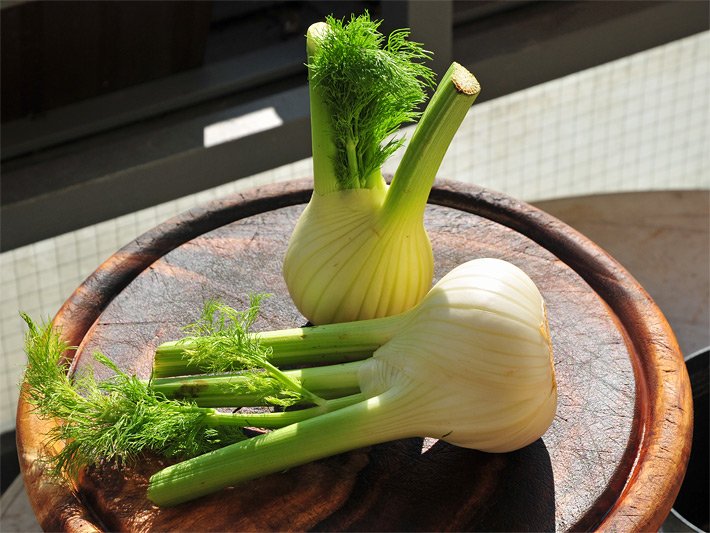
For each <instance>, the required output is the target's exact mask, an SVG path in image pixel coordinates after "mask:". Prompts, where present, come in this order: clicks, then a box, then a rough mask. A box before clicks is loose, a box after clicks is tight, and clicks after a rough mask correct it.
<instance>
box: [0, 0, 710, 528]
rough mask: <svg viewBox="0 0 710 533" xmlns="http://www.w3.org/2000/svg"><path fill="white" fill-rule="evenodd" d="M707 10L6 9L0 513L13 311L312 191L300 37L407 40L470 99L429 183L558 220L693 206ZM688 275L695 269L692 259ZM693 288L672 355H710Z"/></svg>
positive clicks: (623, 4)
mask: <svg viewBox="0 0 710 533" xmlns="http://www.w3.org/2000/svg"><path fill="white" fill-rule="evenodd" d="M708 6H709V4H708V2H706V1H633V2H630V1H617V2H613V1H612V2H605V1H594V2H592V1H578V2H575V1H564V2H563V1H555V2H547V1H539V0H522V1H505V2H496V1H451V0H439V1H413V0H412V1H360V2H350V1H333V2H328V1H197V2H193V1H180V2H162V1H152V2H131V1H102V2H92V1H81V2H66V1H51V2H45V1H32V0H28V1H22V0H21V1H4V2H2V4H1V9H0V21H1V28H0V30H1V36H2V37H1V38H2V42H1V54H2V55H1V83H2V86H1V91H2V98H1V106H2V107H1V120H2V143H1V154H2V163H1V168H0V171H1V178H2V179H1V184H2V189H1V199H2V206H1V211H0V224H1V225H0V230H1V232H0V247H1V253H0V260H1V263H0V267H1V272H2V278H1V285H0V308H1V310H2V317H1V323H0V328H1V329H0V335H1V339H2V344H1V346H0V350H1V351H0V373H1V374H0V431H1V432H2V455H3V464H2V486H3V491H4V490H5V489H6V488H7V487H8V486H9V485H10V483H11V482H12V481H13V479H14V478H15V476H16V474H17V471H16V466H15V465H14V464H13V463H14V456H15V448H14V417H15V410H16V405H17V396H18V384H19V381H20V379H21V372H22V368H23V366H24V354H23V352H22V340H23V334H24V333H23V331H24V330H23V327H22V322H21V320H20V319H19V316H18V310H23V311H25V312H27V313H29V314H30V315H32V316H34V317H38V318H47V317H51V316H53V315H54V313H56V311H57V310H58V309H59V307H60V306H61V304H62V303H63V302H64V301H65V300H66V299H67V297H68V296H69V295H70V294H71V293H72V292H73V290H74V289H75V288H76V287H77V286H78V285H79V284H80V283H81V281H82V280H83V279H84V278H86V276H88V275H89V274H90V273H91V272H92V271H93V270H94V269H96V268H97V267H98V266H99V265H100V264H101V262H102V261H104V260H105V259H106V258H108V257H109V256H110V255H112V254H113V253H114V252H115V251H116V250H118V249H119V248H120V247H121V246H123V245H124V244H126V243H127V242H129V241H131V240H133V239H135V238H136V237H138V236H139V235H140V234H141V233H143V232H144V231H146V230H148V229H149V228H151V227H153V226H155V225H157V224H159V223H160V222H162V221H164V220H165V219H167V218H169V217H170V216H172V215H175V214H177V213H180V212H182V211H184V210H187V209H190V208H192V207H194V206H196V205H199V204H201V203H204V202H206V201H209V200H211V199H215V198H219V197H222V196H224V195H225V194H230V193H233V192H237V191H239V190H243V189H246V188H251V187H254V186H256V185H259V184H263V183H271V182H279V181H285V180H290V179H296V178H303V177H308V176H309V175H310V172H311V170H310V168H311V167H310V159H309V154H310V131H309V122H308V94H307V87H306V70H305V67H304V62H305V51H304V39H303V35H304V34H305V32H306V29H307V27H308V26H309V25H310V24H311V23H313V22H315V21H318V20H322V19H323V18H324V17H325V16H326V15H327V14H334V15H335V16H336V17H346V16H349V15H350V14H351V13H361V12H362V11H364V10H368V11H369V12H370V13H371V15H373V17H374V18H380V19H383V20H384V23H383V25H382V30H383V31H384V32H387V31H388V30H391V29H394V28H399V27H409V28H411V29H412V36H413V38H414V39H415V40H417V41H420V42H423V43H425V45H426V48H427V49H429V50H432V51H433V52H434V53H435V61H434V63H433V68H434V69H435V70H436V71H437V72H439V73H443V71H444V70H445V69H446V67H448V65H449V63H450V62H451V61H452V60H456V61H458V62H460V63H462V64H463V65H464V66H466V67H467V68H469V69H470V70H471V71H472V72H474V74H475V75H476V76H477V78H478V79H479V80H480V82H481V84H482V86H483V92H482V94H481V97H479V99H478V101H477V103H476V104H475V105H474V106H473V107H472V109H471V111H470V113H469V115H468V117H467V119H466V120H465V122H464V124H463V126H462V128H461V130H460V131H459V133H458V135H457V137H456V139H455V140H454V143H453V145H452V147H451V148H450V150H449V153H448V154H447V156H446V159H445V161H444V163H443V165H442V168H441V171H440V173H439V175H440V177H442V178H447V179H455V180H459V181H464V182H468V183H476V184H478V185H482V186H485V187H489V188H491V189H496V190H499V191H502V192H504V193H506V194H508V195H511V196H515V197H517V198H520V199H522V200H525V201H527V202H534V203H540V205H541V206H545V205H550V206H553V205H556V204H554V203H551V204H545V202H554V201H555V200H559V199H567V198H585V197H588V196H590V195H600V194H611V193H626V192H634V191H673V190H676V191H689V190H690V191H707V190H708V189H710V157H709V155H708V154H709V153H710V120H708V119H710V33H709V32H708V30H709V28H710V27H709V22H708V21H709V17H710V15H709V7H708ZM396 164H397V158H396V157H395V158H394V160H392V161H390V162H389V163H388V166H387V168H391V169H394V168H395V167H396ZM387 168H386V169H387ZM706 207H707V206H706ZM551 208H552V207H551ZM704 212H705V217H707V209H705V211H704ZM553 214H554V213H553ZM696 214H697V213H696ZM701 215H702V213H701ZM702 220H705V218H703V219H702ZM704 224H705V227H704V228H701V229H703V230H704V231H705V235H707V223H706V222H705V223H704ZM592 229H593V228H592ZM701 246H702V240H701ZM699 254H700V255H699V256H700V257H701V258H702V257H703V256H705V260H706V261H707V259H708V257H707V251H706V248H703V249H701V250H700V251H699ZM627 266H628V265H627ZM704 267H705V268H706V267H707V262H705V264H704ZM632 273H634V274H635V272H633V271H632ZM697 281H698V285H697V287H699V292H697V294H696V296H697V299H698V300H697V301H696V302H685V304H687V307H688V309H689V312H693V313H695V314H696V317H695V319H694V322H693V323H692V324H690V325H688V324H685V325H683V326H682V327H684V328H686V329H684V330H683V332H684V334H685V333H687V335H684V336H683V339H682V341H681V345H682V348H683V350H684V353H686V354H691V353H693V352H695V351H697V350H700V349H702V348H704V347H705V346H707V345H708V344H710V338H708V335H710V334H708V333H707V328H706V326H708V323H707V320H708V319H707V313H708V312H707V306H708V294H707V291H708V283H707V281H708V280H707V277H706V278H705V279H702V274H700V279H698V280H697ZM706 449H707V448H706ZM13 501H14V500H13ZM8 505H10V504H9V503H8V504H7V505H4V510H3V515H5V509H7V508H8Z"/></svg>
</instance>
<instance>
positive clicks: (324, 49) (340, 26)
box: [308, 13, 434, 189]
mask: <svg viewBox="0 0 710 533" xmlns="http://www.w3.org/2000/svg"><path fill="white" fill-rule="evenodd" d="M326 22H327V24H328V27H329V31H326V32H323V34H322V35H321V36H320V37H319V38H318V39H317V49H316V52H315V53H314V54H313V56H312V57H311V58H310V61H309V64H308V68H309V69H310V72H311V77H310V79H311V83H313V84H315V87H316V89H317V91H318V94H319V95H320V97H321V98H322V100H323V103H324V104H325V106H326V107H327V109H328V110H329V112H330V116H331V122H332V123H331V128H332V138H333V141H334V142H335V144H336V147H337V151H336V157H335V159H336V160H335V162H334V168H335V173H336V177H337V179H338V181H339V184H340V188H341V189H354V188H363V187H366V186H367V178H368V177H369V176H370V175H371V174H372V173H373V172H378V171H379V169H380V167H381V166H382V164H383V163H384V162H385V160H387V158H388V157H390V156H391V155H392V154H393V153H394V152H395V151H396V150H397V149H398V148H399V147H400V146H401V145H402V143H403V139H401V138H398V139H390V137H392V136H393V135H394V134H395V133H396V132H397V130H398V129H399V127H400V126H401V125H402V124H403V123H406V122H410V121H413V120H415V119H416V118H417V117H418V116H419V114H420V113H419V112H418V111H417V106H419V105H420V104H422V103H423V102H424V101H425V100H426V92H425V90H426V88H427V87H431V86H433V84H434V73H433V72H432V71H431V69H429V67H427V66H426V65H424V64H422V63H421V62H420V61H422V60H426V59H430V58H431V55H430V53H429V52H427V51H425V50H424V49H423V47H422V45H421V44H420V43H416V42H412V41H410V40H408V38H409V33H410V32H409V30H406V29H402V30H397V31H395V32H393V33H392V34H390V36H389V37H388V38H385V36H384V35H383V34H382V33H380V32H379V31H378V28H379V26H380V24H381V21H376V20H371V19H370V16H369V14H367V13H365V14H363V15H360V16H358V17H355V16H352V17H351V18H350V20H349V21H348V22H347V23H346V22H345V21H344V20H338V19H335V18H333V17H332V16H330V17H327V19H326Z"/></svg>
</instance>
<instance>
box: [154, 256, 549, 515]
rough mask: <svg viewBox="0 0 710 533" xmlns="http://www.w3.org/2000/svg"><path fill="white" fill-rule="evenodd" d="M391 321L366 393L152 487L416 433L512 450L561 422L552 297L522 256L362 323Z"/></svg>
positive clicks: (175, 488) (222, 482) (185, 487)
mask: <svg viewBox="0 0 710 533" xmlns="http://www.w3.org/2000/svg"><path fill="white" fill-rule="evenodd" d="M382 321H385V322H387V324H388V328H393V329H392V331H393V332H394V333H393V334H392V335H391V338H390V339H389V340H387V341H386V342H384V343H383V344H382V346H381V347H380V348H378V349H377V350H375V351H374V353H373V355H372V357H371V358H368V359H366V360H363V361H361V362H359V363H358V364H359V370H358V376H357V377H358V382H359V387H360V390H361V397H360V398H358V401H356V402H355V403H351V404H349V405H347V406H345V407H342V408H338V409H334V410H330V411H329V412H326V413H325V414H321V415H316V416H313V417H312V418H309V419H307V420H304V421H299V422H297V423H294V424H291V425H288V426H286V427H283V428H280V429H276V430H275V431H272V432H270V433H266V434H263V435H260V436H257V437H254V438H251V439H248V440H246V441H242V442H239V443H236V444H232V445H229V446H226V447H224V448H221V449H219V450H216V451H213V452H210V453H207V454H205V455H202V456H200V457H196V458H194V459H190V460H188V461H185V462H183V463H178V464H176V465H173V466H170V467H168V468H166V469H164V470H162V471H160V472H158V473H156V474H155V475H154V476H152V477H151V480H150V484H149V488H148V496H149V498H150V499H151V500H152V501H153V502H154V503H156V504H158V505H174V504H178V503H180V502H183V501H187V500H190V499H193V498H196V497H198V496H202V495H205V494H209V493H211V492H214V491H216V490H219V489H220V488H223V487H226V486H229V485H232V484H234V483H238V482H241V481H245V480H248V479H252V478H255V477H259V476H263V475H265V474H269V473H273V472H278V471H281V470H283V469H286V468H289V467H293V466H296V465H299V464H303V463H306V462H309V461H312V460H315V459H319V458H322V457H326V456H329V455H334V454H337V453H341V452H344V451H347V450H352V449H355V448H358V447H362V446H367V445H372V444H376V443H381V442H385V441H389V440H393V439H399V438H406V437H434V438H439V439H442V440H444V441H447V442H450V443H452V444H456V445H458V446H463V447H467V448H472V449H477V450H482V451H487V452H505V451H511V450H515V449H518V448H520V447H523V446H525V445H527V444H529V443H531V442H533V441H534V440H536V439H538V438H539V437H540V436H541V435H542V434H543V433H544V432H545V431H546V430H547V428H548V427H549V425H550V424H551V422H552V420H553V418H554V415H555V411H556V405H557V389H556V383H555V377H554V367H553V360H552V348H551V341H550V335H549V329H548V325H547V317H546V311H545V305H544V302H543V299H542V296H541V295H540V293H539V291H538V290H537V288H536V287H535V285H534V283H533V282H532V281H531V280H530V278H529V277H528V276H527V275H526V274H525V273H523V272H522V271H521V270H520V269H518V268H517V267H515V266H513V265H511V264H510V263H507V262H505V261H501V260H497V259H479V260H474V261H470V262H468V263H465V264H463V265H461V266H459V267H457V268H455V269H454V270H452V271H451V272H450V273H449V274H447V275H446V276H445V277H444V278H442V279H441V280H440V281H439V282H438V283H437V284H436V285H435V286H434V287H433V288H432V289H431V291H430V292H429V294H428V295H427V297H426V298H425V299H424V300H423V301H422V302H421V304H420V305H418V306H417V307H415V308H414V309H412V310H410V311H408V312H405V313H403V314H401V315H398V316H394V317H388V318H385V319H374V320H369V321H363V322H360V323H358V324H361V325H362V326H363V327H364V329H363V335H368V334H369V333H368V328H372V327H376V326H377V325H378V324H379V323H380V322H382ZM341 326H343V327H345V329H346V333H348V334H350V333H351V330H349V329H348V327H349V326H350V324H335V325H332V326H324V328H336V329H337V328H339V327H341ZM352 333H353V336H356V334H355V333H354V332H352ZM347 338H349V335H346V339H347ZM355 340H356V339H355ZM345 342H347V340H346V341H345ZM329 401H330V400H329ZM313 409H317V408H313Z"/></svg>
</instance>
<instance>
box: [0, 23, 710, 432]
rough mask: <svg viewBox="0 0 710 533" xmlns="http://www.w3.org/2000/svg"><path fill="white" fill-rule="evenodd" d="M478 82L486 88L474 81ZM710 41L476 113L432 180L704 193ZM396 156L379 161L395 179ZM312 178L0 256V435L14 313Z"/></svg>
mask: <svg viewBox="0 0 710 533" xmlns="http://www.w3.org/2000/svg"><path fill="white" fill-rule="evenodd" d="M480 81H481V83H482V84H483V90H484V91H485V86H486V84H492V83H495V80H480ZM709 119H710V33H709V32H706V33H702V34H698V35H695V36H692V37H689V38H686V39H683V40H680V41H676V42H674V43H670V44H668V45H665V46H662V47H659V48H655V49H652V50H648V51H645V52H643V53H640V54H636V55H634V56H630V57H626V58H623V59H621V60H618V61H614V62H612V63H608V64H605V65H601V66H599V67H595V68H593V69H589V70H586V71H582V72H578V73H575V74H573V75H570V76H567V77H565V78H561V79H558V80H554V81H551V82H548V83H545V84H543V85H539V86H536V87H532V88H530V89H527V90H525V91H521V92H519V93H515V94H511V95H509V96H506V97H503V98H499V99H496V100H492V101H488V102H483V103H481V104H477V105H474V107H473V108H472V110H471V112H470V114H469V116H468V117H467V118H466V120H465V121H464V124H463V125H462V127H461V129H460V131H459V133H458V135H457V137H456V139H455V140H454V142H453V144H452V146H451V148H450V150H449V153H448V155H447V157H446V159H445V161H444V163H443V165H442V168H441V170H440V172H439V175H440V176H441V177H445V178H451V179H457V180H460V181H465V182H470V183H477V184H479V185H483V186H485V187H489V188H492V189H496V190H500V191H503V192H506V193H507V194H510V195H512V196H516V197H519V198H521V199H524V200H527V201H533V200H541V199H549V198H557V197H565V196H573V195H583V194H590V193H598V192H612V191H628V190H644V189H669V188H676V189H681V188H705V189H707V188H710V158H709V156H708V154H709V153H710V150H709V149H708V148H709V147H710V120H709ZM397 162H398V160H397V158H395V159H393V160H392V161H390V162H388V164H387V165H386V167H385V171H389V172H392V171H393V170H394V168H395V167H396V164H397ZM308 175H310V160H304V161H299V162H297V163H294V164H292V165H287V166H285V167H281V168H276V169H273V170H271V171H269V172H264V173H262V174H259V175H257V176H253V177H251V178H248V179H244V180H240V181H238V182H235V183H231V184H228V185H224V186H221V187H217V188H215V189H211V190H209V191H205V192H202V193H200V194H197V195H194V196H190V197H187V198H182V199H179V200H176V201H174V202H169V203H166V204H163V205H159V206H156V207H153V208H150V209H145V210H143V211H139V212H136V213H132V214H130V215H126V216H123V217H120V218H118V219H115V220H111V221H107V222H103V223H101V224H97V225H96V226H92V227H89V228H84V229H81V230H78V231H75V232H72V233H69V234H65V235H61V236H59V237H56V238H53V239H48V240H45V241H42V242H38V243H35V244H32V245H29V246H25V247H23V248H20V249H16V250H12V251H10V252H7V253H4V254H1V255H0V271H1V277H0V289H1V291H2V292H1V293H0V309H1V315H0V319H1V323H0V334H1V339H2V343H1V350H2V351H1V353H0V431H6V430H8V429H11V428H12V427H13V425H14V416H15V409H16V402H17V393H18V383H19V381H20V379H21V372H22V368H23V365H24V355H23V353H22V336H23V328H22V323H21V320H20V319H19V317H18V310H23V311H25V312H27V313H29V314H30V315H32V316H33V317H38V318H47V317H50V316H51V315H53V314H54V313H55V312H56V311H57V309H58V308H59V306H60V305H61V304H62V302H63V301H64V300H65V299H66V298H67V297H68V296H69V295H70V294H71V293H72V291H73V290H74V289H75V288H76V286H77V285H79V283H81V281H82V280H83V279H84V278H85V277H86V276H87V275H89V274H90V273H91V272H92V271H93V270H94V269H95V268H96V267H97V266H98V265H99V264H101V262H102V261H103V260H104V259H106V258H107V257H109V256H110V255H111V254H112V253H113V252H114V251H116V250H117V249H118V248H120V247H121V246H123V245H124V244H126V243H127V242H129V241H130V240H132V239H134V238H135V237H137V236H138V235H140V234H141V233H143V232H144V231H146V230H147V229H150V228H151V227H153V226H155V225H157V224H158V223H160V222H162V221H163V220H165V219H167V218H169V217H170V216H172V215H174V214H177V213H180V212H182V211H184V210H187V209H188V208H190V207H193V206H194V205H196V204H199V203H202V202H205V201H207V200H211V199H213V198H219V197H220V196H223V195H224V194H227V193H230V192H234V191H236V190H243V189H245V188H250V187H253V186H256V185H258V184H262V183H268V182H275V181H283V180H287V179H292V178H300V177H304V176H308Z"/></svg>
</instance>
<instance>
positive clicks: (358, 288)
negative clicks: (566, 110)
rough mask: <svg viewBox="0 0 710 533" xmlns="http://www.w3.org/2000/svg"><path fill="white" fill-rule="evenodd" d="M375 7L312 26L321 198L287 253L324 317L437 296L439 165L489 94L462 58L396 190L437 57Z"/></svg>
mask: <svg viewBox="0 0 710 533" xmlns="http://www.w3.org/2000/svg"><path fill="white" fill-rule="evenodd" d="M379 24H380V23H379V22H377V21H371V20H370V18H369V16H368V15H362V16H360V17H353V18H351V20H350V21H349V23H347V24H345V23H343V22H342V21H338V20H335V19H333V18H332V17H329V18H328V19H327V22H326V23H323V22H320V23H317V24H314V25H312V26H311V27H310V28H309V30H308V34H307V52H308V60H309V63H308V68H309V94H310V103H311V131H312V143H313V179H314V192H313V196H312V198H311V200H310V202H309V204H308V205H307V207H306V209H305V210H304V212H303V214H302V216H301V217H300V219H299V221H298V223H297V224H296V227H295V229H294V232H293V234H292V236H291V240H290V242H289V246H288V249H287V252H286V256H285V258H284V264H283V274H284V278H285V280H286V286H287V287H288V290H289V293H290V295H291V297H292V299H293V301H294V303H295V304H296V307H297V308H298V309H299V311H300V312H301V313H302V314H303V315H304V316H305V317H306V318H307V319H308V320H309V321H310V322H311V323H313V324H327V323H333V322H349V321H354V320H364V319H369V318H376V317H383V316H388V315H394V314H399V313H401V312H403V311H406V310H407V309H410V308H411V307H412V306H413V305H415V304H416V303H417V302H418V301H419V300H421V298H422V297H423V296H424V295H425V294H426V291H427V290H428V289H429V287H430V286H431V280H432V276H433V256H432V251H431V245H430V243H429V238H428V236H427V234H426V231H425V228H424V223H423V214H424V208H425V206H426V201H427V198H428V195H429V191H430V189H431V186H432V184H433V182H434V178H435V176H436V172H437V171H438V169H439V166H440V165H441V161H442V159H443V157H444V155H445V153H446V150H447V149H448V146H449V144H450V143H451V140H452V138H453V136H454V134H455V133H456V131H457V129H458V127H459V125H460V124H461V121H462V120H463V118H464V117H465V115H466V112H467V111H468V109H469V108H470V106H471V104H472V103H473V101H474V100H475V99H476V97H477V95H478V93H479V92H480V86H479V84H478V82H477V81H476V79H475V78H474V77H473V75H472V74H471V73H470V72H468V71H467V70H466V69H465V68H464V67H462V66H461V65H459V64H457V63H454V64H452V65H451V67H450V68H449V70H448V71H447V72H446V73H445V75H444V76H443V77H442V79H441V81H440V83H439V85H438V87H437V89H436V92H435V93H434V96H433V97H432V99H431V102H430V103H429V105H428V106H427V107H426V110H425V111H424V113H423V114H422V115H421V120H420V121H419V123H418V125H417V128H416V130H415V132H414V134H413V136H412V140H411V143H410V144H409V146H407V149H406V151H405V153H404V155H403V159H402V162H401V163H400V165H399V167H398V168H397V171H396V172H395V175H394V178H393V180H392V183H391V185H390V186H388V185H387V184H386V183H385V181H384V179H383V177H382V174H381V170H380V169H381V165H382V164H383V163H384V161H385V160H386V159H387V158H388V157H389V156H390V155H392V154H393V153H394V151H395V150H396V149H397V148H399V147H400V146H402V144H403V139H401V138H399V139H397V138H395V139H392V136H393V135H394V134H396V132H397V130H398V128H399V127H400V126H401V125H402V124H403V123H405V122H408V121H412V120H414V119H416V118H417V117H418V116H419V114H418V113H417V112H416V111H415V109H416V107H417V106H418V105H419V104H421V103H423V102H424V100H425V97H426V96H425V88H426V87H428V86H431V85H433V73H432V72H431V70H429V69H428V67H426V66H424V65H423V64H421V63H419V61H420V60H424V59H428V58H429V54H428V53H427V52H425V51H424V50H423V49H422V47H421V45H420V44H418V43H413V42H410V41H408V40H407V37H408V35H409V33H408V31H407V30H399V31H396V32H393V33H392V34H391V35H390V36H389V38H387V39H386V40H385V38H384V36H383V35H382V34H380V33H379V32H378V31H377V28H378V27H379Z"/></svg>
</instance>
